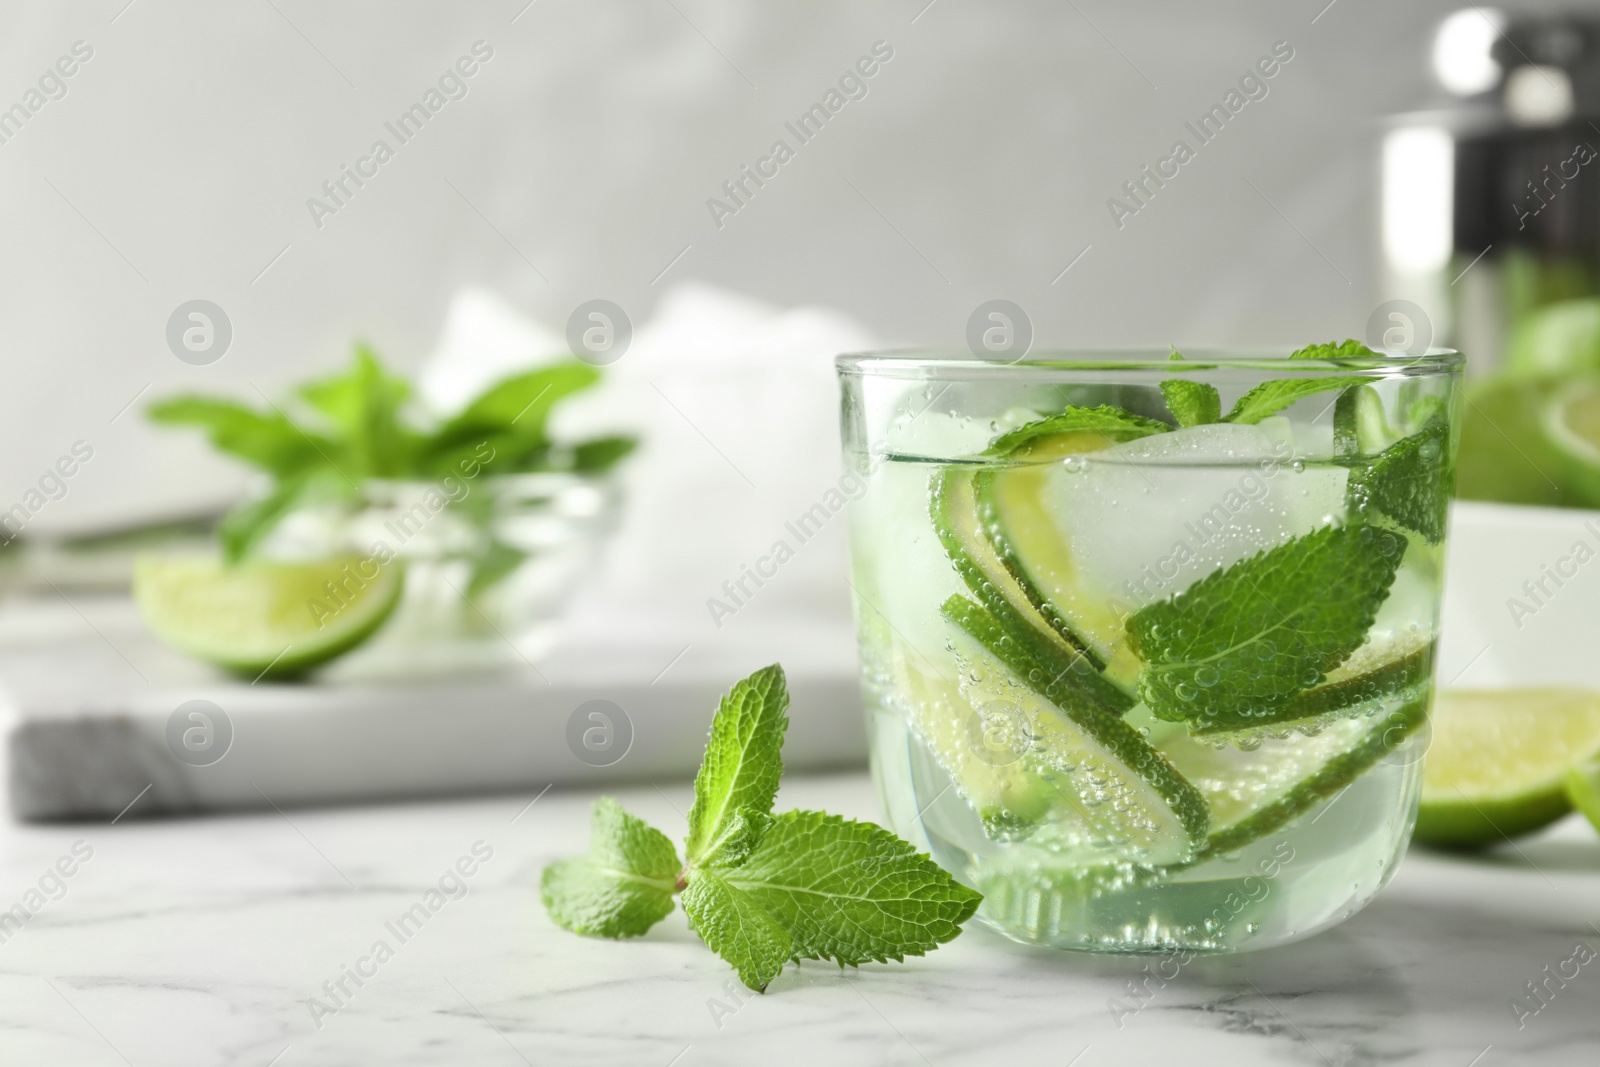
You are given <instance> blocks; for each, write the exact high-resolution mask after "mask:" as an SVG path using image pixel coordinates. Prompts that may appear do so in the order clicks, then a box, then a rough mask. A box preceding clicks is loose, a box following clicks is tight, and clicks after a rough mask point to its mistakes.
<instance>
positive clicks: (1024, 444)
mask: <svg viewBox="0 0 1600 1067" xmlns="http://www.w3.org/2000/svg"><path fill="white" fill-rule="evenodd" d="M1171 429H1172V427H1171V426H1170V425H1169V424H1167V423H1165V422H1162V421H1161V420H1160V419H1150V418H1146V417H1145V416H1143V415H1135V414H1133V413H1132V412H1131V411H1124V410H1122V409H1121V408H1119V407H1113V406H1112V405H1110V404H1101V405H1100V406H1099V407H1093V408H1085V407H1069V408H1066V409H1064V410H1062V411H1058V412H1056V413H1055V414H1054V415H1047V416H1046V417H1044V418H1042V419H1035V420H1034V421H1033V422H1030V423H1028V424H1026V425H1024V426H1019V427H1017V428H1016V429H1015V430H1011V431H1009V432H1008V433H1003V434H1001V435H1000V436H999V437H996V438H995V439H994V440H993V441H992V442H991V443H990V444H989V447H988V448H987V449H985V450H984V455H986V456H1001V457H1004V458H1007V459H1022V458H1026V456H1027V454H1028V453H1029V452H1030V451H1032V450H1033V449H1034V448H1035V447H1036V446H1037V445H1039V444H1040V443H1041V442H1044V441H1047V440H1048V439H1049V438H1052V437H1059V436H1061V435H1063V434H1069V433H1085V432H1089V433H1097V434H1100V435H1102V436H1104V437H1108V438H1110V439H1111V440H1112V441H1134V440H1137V439H1138V438H1141V437H1149V436H1150V435H1151V434H1156V433H1166V432H1167V431H1169V430H1171Z"/></svg>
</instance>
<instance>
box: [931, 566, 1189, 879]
mask: <svg viewBox="0 0 1600 1067" xmlns="http://www.w3.org/2000/svg"><path fill="white" fill-rule="evenodd" d="M941 610H942V613H943V614H944V616H945V618H946V619H948V620H949V621H950V622H951V623H952V624H953V626H952V642H951V643H952V646H953V648H954V650H955V653H956V656H957V658H958V662H959V663H960V666H961V669H962V675H963V682H962V695H963V696H964V697H965V698H966V700H967V701H968V703H969V704H970V705H972V706H973V707H975V708H976V709H978V710H980V711H982V710H983V709H985V708H994V709H995V710H996V711H1003V712H1004V713H1006V714H1009V715H1011V716H1013V717H1015V719H1016V720H1017V721H1018V722H1019V723H1020V728H1019V729H1018V730H1017V733H1018V734H1020V735H1022V736H1025V737H1026V738H1027V739H1028V741H1027V744H1026V748H1025V754H1024V758H1025V760H1026V762H1027V764H1028V765H1029V766H1030V767H1032V768H1034V769H1035V771H1036V772H1037V773H1038V774H1039V776H1040V777H1041V778H1043V779H1044V780H1045V781H1046V782H1047V783H1048V784H1049V785H1050V787H1051V788H1052V789H1053V791H1054V792H1055V793H1056V804H1055V806H1056V807H1057V808H1059V809H1062V810H1063V811H1064V812H1065V813H1066V814H1067V815H1068V818H1067V819H1066V820H1063V821H1066V822H1073V821H1078V820H1081V824H1082V825H1083V826H1085V827H1086V828H1087V829H1088V830H1089V831H1090V835H1091V837H1092V840H1094V841H1096V842H1103V843H1104V844H1105V845H1106V846H1107V847H1110V848H1113V849H1114V850H1115V853H1116V855H1117V856H1118V857H1119V858H1120V859H1121V860H1122V861H1124V862H1128V863H1139V864H1149V865H1161V864H1171V863H1183V862H1186V861H1187V860H1188V859H1190V858H1191V857H1192V856H1193V855H1194V853H1195V850H1196V849H1197V848H1199V847H1200V845H1201V844H1202V843H1203V842H1204V840H1205V834H1206V830H1207V828H1208V826H1209V822H1210V817H1209V815H1208V814H1207V811H1206V804H1205V800H1204V798H1202V797H1201V795H1200V793H1199V791H1197V790H1196V789H1195V787H1194V786H1193V785H1191V784H1190V783H1189V782H1188V781H1186V780H1185V779H1184V777H1183V776H1182V775H1181V774H1179V773H1178V772H1177V771H1176V770H1174V769H1173V767H1172V765H1171V764H1170V763H1168V762H1167V761H1166V759H1164V758H1163V757H1162V755H1161V754H1160V753H1159V752H1157V751H1156V750H1155V749H1154V748H1152V747H1151V746H1150V744H1149V743H1148V742H1147V741H1146V740H1145V739H1144V738H1143V737H1142V736H1140V734H1139V731H1138V730H1136V729H1134V728H1133V727H1132V726H1130V725H1128V724H1127V723H1126V722H1124V721H1123V720H1122V719H1121V718H1120V717H1119V716H1118V715H1117V714H1115V713H1114V712H1111V711H1108V710H1106V709H1105V708H1104V707H1103V706H1101V705H1100V704H1099V703H1098V702H1097V701H1096V700H1095V699H1094V698H1093V697H1092V696H1090V695H1088V694H1086V693H1085V692H1084V691H1082V690H1081V689H1079V688H1078V683H1077V680H1076V677H1075V676H1076V675H1077V674H1078V672H1076V671H1074V670H1072V669H1070V668H1069V669H1067V670H1061V671H1057V670H1054V669H1051V668H1049V667H1046V666H1045V665H1044V664H1042V663H1041V662H1040V661H1039V660H1037V659H1035V658H1034V657H1033V655H1032V653H1031V652H1030V650H1029V646H1028V645H1025V644H1023V643H1020V642H1018V641H1016V640H1014V639H1013V638H1012V637H1011V636H1010V635H1009V634H1008V633H1007V632H1006V631H1005V629H1004V628H1003V627H1002V626H1001V625H1000V624H999V623H998V622H996V620H995V619H994V617H993V616H991V615H990V614H989V613H988V612H987V611H985V610H984V609H983V608H981V607H979V606H978V605H977V604H974V603H973V602H972V601H970V600H967V599H966V598H964V597H959V596H957V597H951V598H950V599H949V600H947V601H945V603H944V607H943V608H942V609H941ZM1080 662H1082V661H1080ZM1084 674H1085V675H1088V676H1093V671H1092V669H1090V668H1088V667H1087V665H1085V666H1084Z"/></svg>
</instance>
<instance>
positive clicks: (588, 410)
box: [421, 282, 873, 652]
mask: <svg viewBox="0 0 1600 1067" xmlns="http://www.w3.org/2000/svg"><path fill="white" fill-rule="evenodd" d="M627 310H629V311H630V312H631V311H632V310H633V309H627ZM872 343H873V342H872V339H871V337H870V335H869V334H868V333H867V332H866V331H865V329H863V328H862V327H861V326H860V325H859V324H857V323H855V322H853V321H852V320H850V319H849V318H848V317H847V316H845V315H843V314H841V313H839V312H835V311H831V310H828V309H823V308H795V309H787V310H785V309H780V308H775V307H771V306H769V305H766V304H763V303H761V302H759V301H756V300H753V299H751V298H748V297H745V296H741V295H738V294H735V293H731V292H728V291H726V290H723V289H719V288H716V287H713V286H710V285H706V284H703V283H695V282H688V283H681V284H679V285H678V286H676V287H675V288H673V289H671V290H669V291H668V292H667V293H666V294H665V295H664V296H663V298H662V300H661V302H660V303H659V305H658V306H657V307H656V309H655V313H654V315H653V316H651V317H649V318H648V319H647V320H645V321H642V322H641V321H640V320H639V319H638V318H635V320H634V336H633V341H632V344H631V346H630V347H629V349H628V350H627V352H625V353H624V354H623V355H622V356H621V357H620V358H619V359H617V360H616V362H614V363H612V364H611V365H609V366H608V367H606V368H605V376H606V377H605V381H604V383H603V384H602V385H601V386H600V387H599V388H597V389H595V390H593V391H592V392H590V393H586V394H582V395H580V396H578V397H575V398H573V399H572V400H571V401H569V402H567V403H565V404H563V405H562V406H561V407H560V408H559V409H558V411H557V415H556V419H555V426H554V429H555V432H556V434H557V436H559V437H577V436H585V435H589V434H593V433H600V432H618V431H622V432H629V433H635V434H637V435H639V436H640V438H641V439H642V444H641V446H640V448H639V450H638V451H637V452H635V453H634V454H633V455H632V456H631V457H629V458H628V459H627V460H626V461H625V462H624V464H623V467H622V469H621V471H620V477H621V479H622V482H623V485H624V490H625V500H624V514H623V519H622V523H621V527H620V529H619V530H618V531H617V534H616V536H615V538H614V540H613V542H612V543H611V545H610V546H609V548H608V550H607V552H606V555H605V560H604V563H603V565H602V569H601V571H600V573H598V574H596V575H594V576H593V578H592V580H590V581H588V582H586V583H585V584H584V587H583V590H582V591H581V592H580V593H579V595H578V597H577V600H576V602H575V603H574V605H573V606H572V609H571V611H570V612H569V616H568V622H567V626H566V628H567V630H568V632H569V640H570V641H573V642H577V643H584V642H588V641H603V642H604V643H607V644H611V643H629V642H630V641H636V642H641V643H649V644H651V645H660V644H672V643H674V642H676V643H677V644H679V645H682V644H686V643H696V642H698V643H718V642H721V641H724V640H726V639H728V638H729V637H730V635H733V636H734V638H735V639H737V634H738V633H739V632H740V631H743V632H744V633H745V634H747V635H752V634H751V632H752V628H760V629H763V630H767V629H772V628H774V627H776V628H779V629H790V630H792V629H794V628H795V627H800V628H802V629H805V628H816V629H820V630H822V631H826V632H828V633H830V634H831V633H835V632H837V631H839V630H841V629H843V630H848V627H849V595H848V594H849V586H848V585H847V584H846V582H845V576H846V574H847V573H848V563H847V559H846V551H845V523H846V519H845V515H844V513H843V512H842V511H840V512H839V513H837V514H833V515H832V516H831V517H830V518H829V519H828V520H827V521H826V522H825V523H824V524H823V526H822V528H821V530H820V531H816V532H809V531H808V534H809V536H807V537H806V539H805V540H804V541H802V540H801V539H800V537H799V536H797V534H796V532H795V530H794V528H792V526H791V525H789V524H793V523H794V522H795V521H796V520H797V519H799V517H800V516H801V515H803V514H805V513H806V512H807V510H808V509H810V508H812V506H813V505H815V504H817V503H819V502H821V501H822V500H823V498H824V495H825V494H827V493H828V491H829V489H830V488H835V487H837V486H838V484H839V478H840V474H841V467H840V452H839V415H838V412H839V394H838V385H837V383H836V381H835V377H834V370H833V357H834V356H836V355H838V354H839V353H841V352H849V351H858V350H861V349H863V348H870V347H872ZM565 352H566V345H565V342H564V340H563V338H562V336H561V335H560V334H558V333H556V332H555V330H553V329H551V328H549V327H548V326H544V325H541V324H538V323H535V322H532V321H530V320H528V319H527V318H526V317H525V316H523V315H521V314H520V313H519V312H517V311H516V310H515V309H514V308H512V307H511V306H510V305H509V304H507V303H506V302H505V301H504V300H501V299H500V298H498V297H495V296H494V295H493V294H489V293H486V292H483V291H481V290H467V291H464V292H462V293H461V294H460V295H459V296H458V297H457V298H456V300H455V302H454V304H453V305H452V307H451V309H450V312H449V315H448V317H447V321H446V326H445V332H444V338H443V340H442V341H441V343H440V346H439V350H438V353H437V354H436V356H435V357H434V359H433V360H432V361H431V362H430V363H429V364H428V366H427V367H426V368H425V369H424V371H423V372H422V375H421V383H422V386H421V391H422V394H423V400H424V402H425V403H426V404H427V405H428V406H429V407H430V408H432V409H433V410H435V411H440V412H448V411H450V410H453V409H455V408H458V407H459V406H460V405H461V404H462V403H464V402H465V400H466V399H468V398H469V397H470V396H471V395H473V394H474V393H476V392H477V391H478V390H479V389H481V388H482V387H483V386H485V385H487V384H489V383H490V382H491V381H493V380H494V379H496V378H499V377H502V376H504V375H505V374H509V373H511V372H513V371H515V370H518V369H521V368H523V367H527V366H533V365H537V364H540V363H544V362H548V361H549V360H550V359H552V358H559V357H562V356H564V355H565ZM835 499H837V497H835ZM780 541H782V542H784V543H786V544H787V545H788V547H789V549H791V550H792V553H793V554H792V557H791V558H789V559H788V560H787V561H786V562H784V563H783V564H782V565H781V566H779V567H778V568H777V573H776V575H775V576H773V577H771V578H765V579H763V580H762V582H763V584H762V585H761V586H760V587H757V586H756V585H755V583H754V581H753V580H752V579H750V578H748V577H744V575H745V568H746V567H747V566H753V565H754V564H755V563H756V562H757V560H758V559H759V558H760V557H763V556H769V555H770V554H771V552H772V550H773V549H774V547H775V546H776V544H777V543H778V542H780ZM768 569H769V570H770V569H771V568H770V566H769V567H768ZM742 577H744V581H743V591H741V590H740V589H739V588H738V584H739V582H740V580H741V578H742ZM724 583H728V585H725V584H724ZM728 586H732V592H731V593H730V590H729V587H728ZM717 604H720V605H721V606H720V607H718V606H716V605H717ZM727 609H732V610H731V612H730V611H729V610H727ZM752 636H753V635H752ZM779 651H780V652H781V651H783V650H781V649H780V650H779Z"/></svg>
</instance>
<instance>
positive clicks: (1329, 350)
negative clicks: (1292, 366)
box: [1289, 337, 1382, 359]
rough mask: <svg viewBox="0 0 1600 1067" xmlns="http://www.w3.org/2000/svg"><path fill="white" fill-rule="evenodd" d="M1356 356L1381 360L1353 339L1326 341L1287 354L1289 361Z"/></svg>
mask: <svg viewBox="0 0 1600 1067" xmlns="http://www.w3.org/2000/svg"><path fill="white" fill-rule="evenodd" d="M1358 356H1371V357H1372V358H1373V359H1381V358H1382V354H1381V353H1378V352H1374V351H1373V350H1372V349H1370V348H1368V347H1367V346H1366V345H1364V344H1362V343H1361V342H1360V341H1357V340H1356V339H1355V338H1353V337H1351V338H1347V339H1346V340H1343V341H1339V342H1337V343H1335V342H1333V341H1327V342H1324V343H1323V344H1320V345H1306V346H1305V347H1304V348H1299V349H1296V350H1295V351H1293V352H1290V353H1289V358H1290V359H1355V358H1356V357H1358Z"/></svg>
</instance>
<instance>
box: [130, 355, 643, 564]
mask: <svg viewBox="0 0 1600 1067" xmlns="http://www.w3.org/2000/svg"><path fill="white" fill-rule="evenodd" d="M599 380H600V372H599V371H598V370H596V369H595V368H594V367H591V366H589V365H588V364H587V363H583V362H581V361H580V360H576V359H570V360H563V361H561V362H558V363H553V364H551V365H549V366H546V367H541V368H539V369H538V370H533V371H528V372H526V373H523V374H516V375H512V376H511V377H508V378H505V379H503V380H501V381H499V382H497V383H495V384H494V385H492V386H490V387H489V388H488V389H487V390H485V391H484V392H483V393H482V394H480V395H479V396H478V397H477V398H476V399H474V400H472V401H471V402H470V403H469V404H467V405H466V407H464V408H463V409H462V410H461V411H460V412H459V413H457V414H456V415H454V416H451V417H450V418H448V419H445V420H443V421H441V422H437V423H435V424H432V425H426V424H419V423H418V422H416V421H413V420H412V419H409V418H408V417H407V414H406V410H407V408H406V405H407V403H408V401H409V400H410V399H411V385H410V383H408V382H407V381H406V380H405V379H404V378H400V377H398V376H396V375H394V374H391V373H390V372H389V371H388V370H387V369H386V368H385V367H384V366H383V364H382V363H381V362H380V361H379V360H378V357H377V355H376V353H374V352H373V350H372V349H371V348H370V347H368V346H367V345H364V344H361V345H357V346H356V349H355V357H354V360H353V361H352V363H351V366H350V369H349V370H347V371H345V372H343V373H341V374H336V375H333V376H332V377H328V378H322V379H318V380H316V381H311V382H306V383H304V384H302V385H301V386H300V387H299V388H298V389H296V390H295V393H294V396H293V399H292V400H290V401H288V402H287V404H288V408H287V410H286V409H285V407H283V406H280V405H278V404H274V403H272V402H271V401H268V402H267V406H266V407H265V408H260V409H258V408H255V407H252V406H250V405H247V404H241V403H239V402H238V401H235V400H229V399H225V398H220V397H209V396H194V395H191V396H177V397H171V398H169V399H166V400H162V401H158V402H157V403H156V404H154V405H153V406H152V407H151V408H150V412H149V415H150V418H151V419H152V420H153V421H155V422H159V423H164V424H167V425H172V426H194V427H198V428H200V429H201V430H203V431H205V433H206V435H207V436H208V437H209V438H210V439H211V444H212V447H214V448H216V449H217V450H218V451H219V452H226V453H228V454H229V455H231V456H233V457H235V458H236V459H241V460H243V461H244V462H246V463H248V464H250V465H251V466H253V467H256V468H258V469H259V470H262V471H264V472H266V473H267V474H268V475H270V476H271V477H272V483H273V484H272V490H271V491H270V492H269V493H268V494H267V495H266V496H264V497H262V498H260V499H258V500H254V501H250V502H248V503H245V504H242V505H240V506H239V507H237V508H235V509H234V510H233V511H231V512H230V513H229V514H228V515H227V517H226V518H224V520H223V522H222V526H221V527H220V529H219V531H218V532H219V535H220V538H221V541H222V547H223V551H224V554H225V555H226V557H227V558H228V560H230V561H237V560H239V559H242V558H243V557H244V556H246V555H248V554H249V552H250V551H251V549H253V548H254V547H255V546H256V544H258V543H259V542H260V541H261V539H262V538H263V537H264V536H265V535H266V534H267V533H268V532H270V531H271V530H272V528H273V527H274V526H276V525H277V523H278V522H279V521H280V520H281V519H283V517H284V516H285V515H287V514H289V513H290V512H291V511H294V510H295V509H296V508H299V507H302V506H306V505H309V504H317V503H327V502H330V501H340V500H350V499H354V498H355V497H356V495H357V494H358V492H359V486H360V484H361V483H362V482H363V481H366V480H368V479H375V478H382V479H396V480H414V481H436V480H439V479H442V478H446V477H456V478H461V477H463V476H466V477H471V478H476V477H478V476H481V475H482V474H485V473H487V474H512V473H525V472H532V471H553V470H560V471H574V472H577V473H584V474H599V473H602V472H604V471H606V470H608V469H609V468H610V467H611V466H612V465H613V464H615V463H616V462H617V461H618V460H620V459H622V458H623V457H624V456H626V455H627V454H628V453H629V452H631V451H632V450H633V448H634V445H635V444H636V443H637V442H636V441H635V439H634V438H632V437H627V436H607V437H597V438H592V439H590V440H586V441H579V442H574V443H562V442H557V441H555V440H554V439H552V437H551V436H550V431H549V422H550V413H551V410H552V409H553V408H554V407H555V406H556V404H557V403H558V402H560V401H561V400H564V399H565V398H567V397H569V396H571V395H572V394H574V393H577V392H580V391H582V390H584V389H588V388H590V387H592V386H594V385H595V384H596V383H598V382H599ZM467 472H470V473H467ZM479 496H480V498H481V496H482V495H481V494H479ZM471 499H472V497H471V496H469V497H468V498H467V500H469V501H470V500H471ZM491 547H493V546H491Z"/></svg>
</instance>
